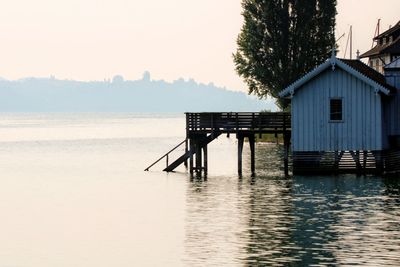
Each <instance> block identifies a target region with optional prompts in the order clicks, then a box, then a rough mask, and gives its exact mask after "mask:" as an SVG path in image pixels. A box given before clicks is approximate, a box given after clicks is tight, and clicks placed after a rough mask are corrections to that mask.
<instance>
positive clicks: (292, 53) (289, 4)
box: [233, 0, 336, 109]
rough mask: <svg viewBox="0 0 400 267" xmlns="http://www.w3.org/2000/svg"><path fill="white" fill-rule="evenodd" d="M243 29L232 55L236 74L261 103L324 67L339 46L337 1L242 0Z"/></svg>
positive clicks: (281, 104)
mask: <svg viewBox="0 0 400 267" xmlns="http://www.w3.org/2000/svg"><path fill="white" fill-rule="evenodd" d="M242 7H243V17H244V25H243V28H242V30H241V33H240V34H239V36H238V39H237V45H238V49H237V52H236V53H235V54H234V55H233V56H234V62H235V67H236V71H237V73H238V74H239V75H240V76H241V77H242V78H243V79H244V81H245V82H246V83H247V85H248V87H249V93H250V94H255V95H258V96H259V97H260V98H262V97H266V96H272V97H274V98H276V99H277V104H278V106H279V107H280V108H282V109H283V108H285V107H286V106H287V102H286V101H284V100H283V99H279V98H278V93H279V92H280V91H281V90H282V89H284V88H285V87H286V86H288V85H289V84H291V83H292V82H294V81H295V80H296V79H298V78H300V77H301V76H302V75H304V74H306V73H307V72H308V71H310V70H311V69H313V68H314V67H316V66H317V65H319V64H321V63H322V62H324V61H325V60H326V58H327V56H328V55H329V53H330V51H331V49H332V46H333V45H334V43H335V34H334V29H335V16H336V0H243V2H242Z"/></svg>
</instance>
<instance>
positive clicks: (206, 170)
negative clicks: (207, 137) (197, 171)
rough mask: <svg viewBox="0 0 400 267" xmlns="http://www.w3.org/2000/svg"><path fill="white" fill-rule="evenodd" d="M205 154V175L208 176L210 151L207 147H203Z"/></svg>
mask: <svg viewBox="0 0 400 267" xmlns="http://www.w3.org/2000/svg"><path fill="white" fill-rule="evenodd" d="M203 153H204V175H207V173H208V149H207V145H205V146H204V147H203Z"/></svg>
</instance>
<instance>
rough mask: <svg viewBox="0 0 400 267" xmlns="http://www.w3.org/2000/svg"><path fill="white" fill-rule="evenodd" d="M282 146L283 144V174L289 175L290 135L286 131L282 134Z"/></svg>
mask: <svg viewBox="0 0 400 267" xmlns="http://www.w3.org/2000/svg"><path fill="white" fill-rule="evenodd" d="M283 146H284V159H283V163H284V165H285V166H284V168H285V175H286V176H288V175H289V147H290V135H289V134H288V133H284V134H283Z"/></svg>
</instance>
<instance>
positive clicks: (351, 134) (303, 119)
mask: <svg viewBox="0 0 400 267" xmlns="http://www.w3.org/2000/svg"><path fill="white" fill-rule="evenodd" d="M335 97H340V98H342V99H343V100H342V101H343V122H330V121H329V101H330V98H335ZM382 116H383V113H382V105H381V96H380V95H379V94H376V93H375V91H374V88H372V87H371V86H370V85H368V84H366V83H365V82H363V81H360V80H359V79H357V78H356V77H354V76H353V75H351V74H349V73H347V72H345V71H343V70H341V69H340V68H336V69H335V70H334V71H332V70H331V69H328V70H326V71H325V72H323V73H321V74H320V75H318V76H317V77H316V78H314V79H313V80H311V81H310V82H308V83H307V84H305V85H303V86H302V88H299V89H298V90H297V91H296V92H295V94H294V96H293V99H292V148H293V151H336V150H382V149H383V142H382Z"/></svg>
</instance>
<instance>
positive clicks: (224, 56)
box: [0, 0, 400, 91]
mask: <svg viewBox="0 0 400 267" xmlns="http://www.w3.org/2000/svg"><path fill="white" fill-rule="evenodd" d="M0 1H1V8H0V40H1V42H0V48H1V49H0V77H4V78H7V79H19V78H23V77H49V76H51V75H54V76H55V77H56V78H58V79H75V80H82V81H90V80H103V79H111V78H112V77H113V76H114V75H117V74H119V75H122V76H124V78H125V79H130V80H133V79H140V78H141V76H142V74H143V72H144V71H146V70H147V71H150V72H151V74H152V78H153V79H164V80H166V81H173V80H176V79H178V78H180V77H183V78H185V79H189V78H193V79H195V80H196V81H198V82H202V83H209V82H213V83H214V84H216V85H218V86H224V87H227V88H229V89H231V90H240V91H247V89H246V85H245V84H244V83H243V82H242V80H241V79H240V77H238V76H237V74H236V73H235V70H234V64H233V60H232V53H234V52H235V50H236V38H237V35H238V34H239V32H240V29H241V26H242V23H243V19H242V16H241V11H242V10H241V1H240V0H218V1H215V0H201V1H198V0H147V1H144V0H35V1H32V0H8V1H5V0H0ZM399 10H400V1H399V0H380V1H376V0H362V1H361V0H338V17H337V36H339V35H341V34H343V33H348V30H349V26H350V25H353V47H354V54H355V51H356V50H357V49H360V51H361V52H365V51H366V50H368V49H369V48H371V44H372V40H371V39H372V37H373V34H374V32H375V26H376V23H377V20H378V18H381V19H382V23H381V25H382V30H384V29H387V28H388V27H389V25H394V24H395V23H396V22H397V21H398V20H400V16H399V15H398V11H399ZM346 38H347V35H346V37H344V38H342V39H341V40H340V41H339V44H340V45H341V46H342V51H341V53H343V52H344V46H345V45H346ZM339 56H343V55H342V54H339Z"/></svg>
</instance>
